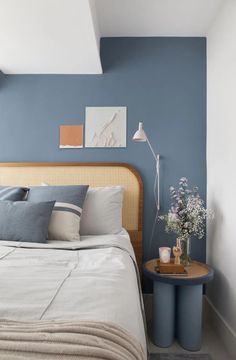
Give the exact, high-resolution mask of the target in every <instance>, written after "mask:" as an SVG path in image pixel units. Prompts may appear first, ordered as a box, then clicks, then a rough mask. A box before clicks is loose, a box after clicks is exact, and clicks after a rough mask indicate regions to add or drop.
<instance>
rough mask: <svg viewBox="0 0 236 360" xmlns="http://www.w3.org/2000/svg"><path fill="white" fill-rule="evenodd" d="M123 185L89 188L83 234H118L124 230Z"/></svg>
mask: <svg viewBox="0 0 236 360" xmlns="http://www.w3.org/2000/svg"><path fill="white" fill-rule="evenodd" d="M123 194H124V189H123V187H122V186H107V187H96V188H89V190H88V193H87V196H86V200H85V202H84V209H83V214H82V217H81V229H80V234H81V235H104V234H117V233H119V232H120V231H121V230H122V206H123Z"/></svg>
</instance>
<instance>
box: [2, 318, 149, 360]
mask: <svg viewBox="0 0 236 360" xmlns="http://www.w3.org/2000/svg"><path fill="white" fill-rule="evenodd" d="M0 359H1V360H8V359H9V360H24V359H26V360H28V359H31V360H38V359H40V360H41V359H42V360H59V359H60V360H79V359H81V360H88V359H91V360H144V359H146V355H145V354H144V352H143V349H142V346H141V345H140V344H139V342H138V341H137V340H135V338H133V337H132V336H131V335H130V334H128V332H127V331H125V330H123V329H121V328H120V327H118V326H116V325H114V324H112V323H104V322H95V321H89V322H87V321H77V322H71V321H70V322H66V321H44V320H41V321H34V322H19V321H17V322H16V321H0Z"/></svg>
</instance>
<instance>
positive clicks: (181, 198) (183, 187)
mask: <svg viewBox="0 0 236 360" xmlns="http://www.w3.org/2000/svg"><path fill="white" fill-rule="evenodd" d="M170 197H171V208H170V210H169V212H168V214H167V215H163V216H160V217H159V219H161V220H164V221H165V223H166V226H165V230H166V231H167V232H174V233H175V234H176V235H177V236H178V241H177V243H180V246H181V250H182V254H181V262H182V264H183V265H184V266H186V265H189V263H190V246H191V244H190V238H191V235H195V236H197V237H198V238H199V239H201V238H202V237H203V236H204V234H205V221H206V218H207V217H208V216H209V215H210V214H209V212H208V211H207V210H206V209H205V207H204V201H203V200H202V199H201V198H200V196H199V193H198V188H197V187H194V188H193V189H192V190H190V189H189V188H188V179H187V178H185V177H183V178H181V179H180V181H179V189H178V190H176V189H175V188H174V187H173V186H171V187H170Z"/></svg>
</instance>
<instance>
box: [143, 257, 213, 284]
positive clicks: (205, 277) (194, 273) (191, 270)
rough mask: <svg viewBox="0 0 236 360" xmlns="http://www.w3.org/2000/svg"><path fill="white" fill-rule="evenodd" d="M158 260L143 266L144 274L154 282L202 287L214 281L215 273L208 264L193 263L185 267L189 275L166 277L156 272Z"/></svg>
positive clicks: (150, 261)
mask: <svg viewBox="0 0 236 360" xmlns="http://www.w3.org/2000/svg"><path fill="white" fill-rule="evenodd" d="M156 267H157V259H152V260H149V261H147V262H146V263H144V264H143V272H144V274H145V275H146V276H147V277H149V278H151V279H152V280H154V281H160V282H165V283H169V284H173V285H200V284H204V283H206V282H208V281H210V280H212V279H213V276H214V271H213V269H212V268H211V267H210V266H208V265H207V264H203V263H200V262H198V261H192V262H191V264H190V265H189V266H186V267H185V270H186V271H187V275H182V274H181V275H169V274H168V275H166V274H160V273H158V272H156Z"/></svg>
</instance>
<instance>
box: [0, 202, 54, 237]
mask: <svg viewBox="0 0 236 360" xmlns="http://www.w3.org/2000/svg"><path fill="white" fill-rule="evenodd" d="M54 203H55V202H54V201H50V202H40V203H30V202H28V201H16V202H13V201H4V200H2V201H0V239H1V240H8V241H24V242H37V243H45V242H47V233H48V224H49V221H50V218H51V214H52V209H53V206H54Z"/></svg>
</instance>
